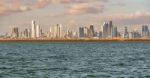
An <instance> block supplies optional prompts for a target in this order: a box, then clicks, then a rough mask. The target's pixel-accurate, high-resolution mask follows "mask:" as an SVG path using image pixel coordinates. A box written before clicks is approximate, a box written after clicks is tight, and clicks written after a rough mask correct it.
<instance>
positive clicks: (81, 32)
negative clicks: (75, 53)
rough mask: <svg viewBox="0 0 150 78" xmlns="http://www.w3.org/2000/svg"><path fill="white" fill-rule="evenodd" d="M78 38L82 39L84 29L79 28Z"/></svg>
mask: <svg viewBox="0 0 150 78" xmlns="http://www.w3.org/2000/svg"><path fill="white" fill-rule="evenodd" d="M79 37H80V38H82V37H84V27H79Z"/></svg>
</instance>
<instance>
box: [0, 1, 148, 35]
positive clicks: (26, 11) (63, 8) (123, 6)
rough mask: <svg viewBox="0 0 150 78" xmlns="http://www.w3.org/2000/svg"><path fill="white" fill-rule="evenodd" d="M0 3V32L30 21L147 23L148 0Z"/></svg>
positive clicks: (71, 24)
mask: <svg viewBox="0 0 150 78" xmlns="http://www.w3.org/2000/svg"><path fill="white" fill-rule="evenodd" d="M0 4H1V5H0V21H1V22H0V33H3V32H4V33H5V32H8V31H9V30H10V29H11V28H12V27H13V26H17V27H19V28H26V27H30V23H29V22H30V21H31V20H36V22H37V23H38V24H40V25H41V26H42V28H45V29H47V28H49V27H50V26H53V25H55V24H62V25H63V26H64V25H65V26H67V28H70V29H76V28H78V27H80V26H89V25H91V24H94V26H96V28H99V27H100V25H102V24H103V22H104V21H106V20H110V19H111V20H112V21H113V22H114V23H115V25H116V26H118V27H123V26H129V27H131V29H133V26H134V27H136V28H137V26H141V25H143V24H150V11H149V9H150V8H149V5H150V2H149V1H148V0H126V1H120V0H29V1H26V0H1V1H0ZM133 4H134V5H133ZM18 21H19V22H18Z"/></svg>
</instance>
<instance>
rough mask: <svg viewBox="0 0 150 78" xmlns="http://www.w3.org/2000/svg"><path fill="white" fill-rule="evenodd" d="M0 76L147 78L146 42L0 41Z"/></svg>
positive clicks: (149, 45) (149, 61)
mask: <svg viewBox="0 0 150 78" xmlns="http://www.w3.org/2000/svg"><path fill="white" fill-rule="evenodd" d="M0 78H150V42H105V43H103V42H98V43H96V42H86V43H85V42H77V43H76V42H64V43H63V42H41V43H27V42H26V43H23V42H22V43H21V42H20V43H6V42H3V43H0Z"/></svg>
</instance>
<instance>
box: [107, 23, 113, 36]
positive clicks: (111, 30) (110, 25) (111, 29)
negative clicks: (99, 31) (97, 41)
mask: <svg viewBox="0 0 150 78" xmlns="http://www.w3.org/2000/svg"><path fill="white" fill-rule="evenodd" d="M112 33H113V24H112V21H109V23H108V37H109V38H112Z"/></svg>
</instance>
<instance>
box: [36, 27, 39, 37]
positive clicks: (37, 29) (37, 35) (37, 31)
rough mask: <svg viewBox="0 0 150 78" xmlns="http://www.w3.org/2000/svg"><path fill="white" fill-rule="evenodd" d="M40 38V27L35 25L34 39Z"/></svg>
mask: <svg viewBox="0 0 150 78" xmlns="http://www.w3.org/2000/svg"><path fill="white" fill-rule="evenodd" d="M39 37H40V26H39V25H36V38H39Z"/></svg>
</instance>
